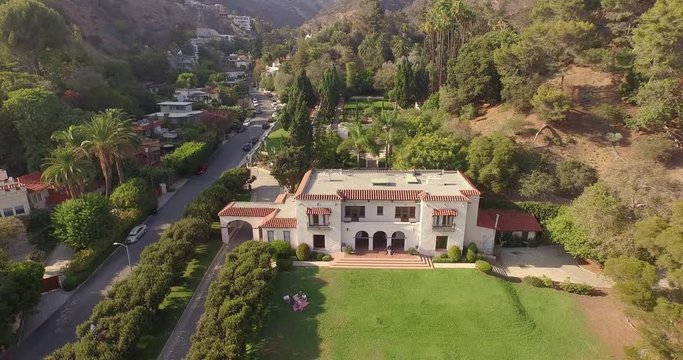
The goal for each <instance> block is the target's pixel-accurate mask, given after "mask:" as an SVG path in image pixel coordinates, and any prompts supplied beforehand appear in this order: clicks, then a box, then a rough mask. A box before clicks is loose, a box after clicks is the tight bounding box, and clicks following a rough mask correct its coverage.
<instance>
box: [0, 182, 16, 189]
mask: <svg viewBox="0 0 683 360" xmlns="http://www.w3.org/2000/svg"><path fill="white" fill-rule="evenodd" d="M19 189H21V186H20V185H19V184H17V183H11V184H2V183H0V190H4V191H10V190H19Z"/></svg>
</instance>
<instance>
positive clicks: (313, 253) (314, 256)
mask: <svg viewBox="0 0 683 360" xmlns="http://www.w3.org/2000/svg"><path fill="white" fill-rule="evenodd" d="M308 258H309V259H311V260H314V261H315V260H318V252H317V251H311V253H310V254H308Z"/></svg>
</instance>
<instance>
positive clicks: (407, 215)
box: [394, 206, 415, 222]
mask: <svg viewBox="0 0 683 360" xmlns="http://www.w3.org/2000/svg"><path fill="white" fill-rule="evenodd" d="M394 217H395V218H396V219H401V222H408V221H410V219H414V218H415V206H397V207H396V215H395V216H394Z"/></svg>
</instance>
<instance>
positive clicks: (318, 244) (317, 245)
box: [313, 235, 325, 249]
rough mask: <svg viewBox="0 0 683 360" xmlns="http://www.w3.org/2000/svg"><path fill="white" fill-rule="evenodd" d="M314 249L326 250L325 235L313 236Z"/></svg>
mask: <svg viewBox="0 0 683 360" xmlns="http://www.w3.org/2000/svg"><path fill="white" fill-rule="evenodd" d="M313 248H314V249H324V248H325V235H313Z"/></svg>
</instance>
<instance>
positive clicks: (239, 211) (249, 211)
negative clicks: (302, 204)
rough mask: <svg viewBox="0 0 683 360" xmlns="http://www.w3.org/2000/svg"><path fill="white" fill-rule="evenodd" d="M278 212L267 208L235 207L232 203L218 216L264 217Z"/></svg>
mask: <svg viewBox="0 0 683 360" xmlns="http://www.w3.org/2000/svg"><path fill="white" fill-rule="evenodd" d="M276 210H277V209H274V208H266V207H235V203H234V202H232V203H230V204H228V206H226V207H224V208H223V210H221V211H220V212H219V213H218V216H242V217H264V216H267V215H268V214H270V213H272V212H273V211H276Z"/></svg>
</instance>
